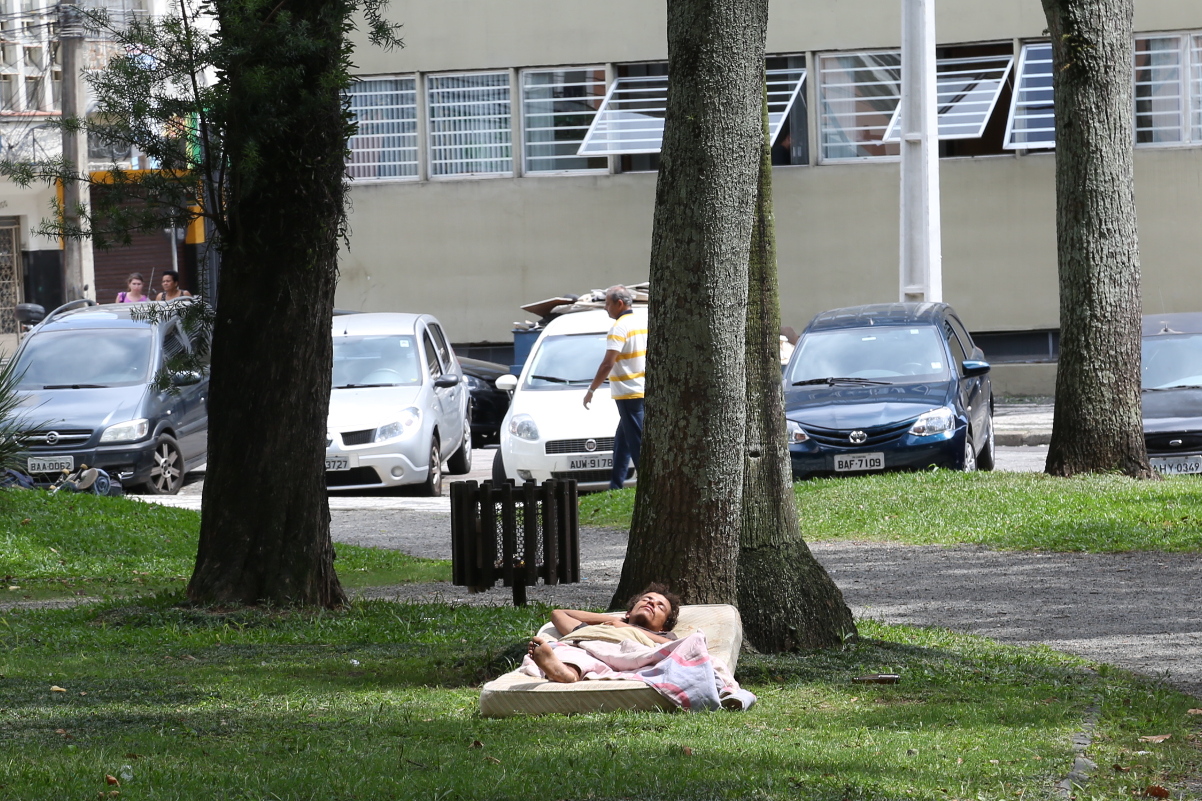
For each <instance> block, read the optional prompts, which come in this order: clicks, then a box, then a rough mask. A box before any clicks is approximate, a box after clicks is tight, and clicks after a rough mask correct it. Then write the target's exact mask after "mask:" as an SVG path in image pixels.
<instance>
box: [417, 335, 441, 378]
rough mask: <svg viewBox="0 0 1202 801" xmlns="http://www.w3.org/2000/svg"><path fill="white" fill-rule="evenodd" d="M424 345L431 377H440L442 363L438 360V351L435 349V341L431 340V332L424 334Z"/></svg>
mask: <svg viewBox="0 0 1202 801" xmlns="http://www.w3.org/2000/svg"><path fill="white" fill-rule="evenodd" d="M422 347H423V348H425V350H426V367H427V368H429V370H430V377H431V378H438V377H439V376H440V375H442V364H441V363H440V362H439V361H438V352H437V351H436V350H434V343H433V342H431V341H430V332H429V331H427V332H425V333H423V334H422Z"/></svg>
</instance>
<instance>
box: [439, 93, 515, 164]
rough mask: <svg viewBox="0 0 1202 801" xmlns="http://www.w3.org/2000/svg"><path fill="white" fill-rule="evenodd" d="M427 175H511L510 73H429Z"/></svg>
mask: <svg viewBox="0 0 1202 801" xmlns="http://www.w3.org/2000/svg"><path fill="white" fill-rule="evenodd" d="M427 95H428V97H429V113H430V175H432V176H436V175H467V174H471V173H498V172H499V173H510V172H513V138H512V134H511V126H510V109H509V73H508V72H477V73H468V74H464V75H431V76H430V77H429V79H428V81H427Z"/></svg>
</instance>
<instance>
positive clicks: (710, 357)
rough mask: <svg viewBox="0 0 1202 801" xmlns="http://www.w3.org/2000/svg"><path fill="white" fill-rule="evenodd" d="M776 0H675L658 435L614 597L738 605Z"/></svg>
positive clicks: (660, 208)
mask: <svg viewBox="0 0 1202 801" xmlns="http://www.w3.org/2000/svg"><path fill="white" fill-rule="evenodd" d="M767 21H768V3H767V0H669V3H668V65H669V78H668V112H667V121H666V125H665V128H664V144H663V150H662V152H661V156H660V170H659V183H658V185H657V187H656V197H655V222H654V230H653V233H652V245H651V304H650V308H649V329H650V337H649V340H650V341H649V344H648V354H647V384H646V395H647V405H646V419H645V426H646V428H645V430H646V436H645V441H644V445H643V451H642V459H641V464H640V465H639V484H638V495H637V499H636V501H635V510H634V520H633V525H632V528H631V532H630V544H629V546H628V549H627V553H626V561H625V564H624V565H623V567H622V579H621V582H620V583H619V586H618V590H617V593H616V595H615V596H614V600H615V602H624V601H625V599H626V598H628V597H629V596H631V595H633V594H634V593H636V592H639V591H640V590H642V589H643V587H644V586H645V585H646V584H647V583H648V582H649V581H663V582H666V583H668V584H669V585H670V586H671V587H672V588H673V589H674V590H675V591H676V592H678V593H680V594H681V595H682V597H683V598H684V599H685V600H686V601H688V602H690V603H735V601H736V600H737V590H736V584H735V578H736V562H737V559H738V547H739V539H738V537H739V508H740V503H741V500H742V492H743V446H744V443H743V432H744V418H745V414H746V412H745V406H746V390H745V386H746V373H745V370H744V364H743V362H744V356H743V353H744V342H743V337H744V335H745V332H744V327H745V320H746V313H747V258H748V247H749V244H750V241H751V228H752V219H753V216H754V211H755V195H756V175H757V170H758V164H759V152H760V138H761V134H760V95H761V93H762V88H761V87H762V85H763V80H764V36H765V32H766V29H767Z"/></svg>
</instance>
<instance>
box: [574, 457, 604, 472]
mask: <svg viewBox="0 0 1202 801" xmlns="http://www.w3.org/2000/svg"><path fill="white" fill-rule="evenodd" d="M613 466H614V457H612V456H586V457H584V458H583V459H569V460H568V469H569V470H608V469H610V468H611V467H613Z"/></svg>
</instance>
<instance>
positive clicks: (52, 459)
mask: <svg viewBox="0 0 1202 801" xmlns="http://www.w3.org/2000/svg"><path fill="white" fill-rule="evenodd" d="M74 469H75V457H74V456H45V457H41V458H38V457H31V458H30V459H29V472H31V473H59V472H62V471H63V470H74Z"/></svg>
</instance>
